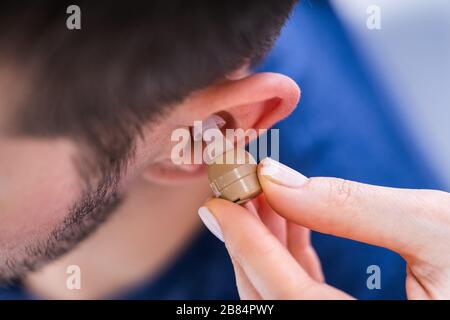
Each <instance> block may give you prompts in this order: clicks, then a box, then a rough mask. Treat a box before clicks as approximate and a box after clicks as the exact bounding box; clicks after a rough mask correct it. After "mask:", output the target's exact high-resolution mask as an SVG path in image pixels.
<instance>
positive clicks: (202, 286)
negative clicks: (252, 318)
mask: <svg viewBox="0 0 450 320" xmlns="http://www.w3.org/2000/svg"><path fill="white" fill-rule="evenodd" d="M261 70H264V71H275V72H280V73H283V74H286V75H288V76H290V77H292V78H293V79H294V80H295V81H296V82H297V83H299V85H300V86H301V88H302V92H303V94H302V99H301V102H300V105H299V108H297V110H296V111H295V112H294V113H293V114H292V115H291V116H290V117H289V118H288V119H286V120H284V121H282V122H281V123H280V124H279V125H278V126H277V127H278V128H279V129H280V139H281V144H280V159H281V161H282V162H284V163H286V164H288V165H289V166H291V167H293V168H296V169H298V170H299V171H300V172H302V173H304V174H305V175H307V176H334V177H341V178H347V179H351V180H356V181H361V182H365V183H371V184H377V185H387V186H395V187H410V188H435V189H439V188H440V187H441V185H440V183H439V181H437V179H436V178H434V177H433V173H432V172H431V170H429V168H428V167H427V164H426V163H425V162H424V160H423V158H422V157H421V155H420V152H419V150H416V149H415V146H414V143H413V142H412V141H410V140H409V139H408V134H407V133H406V131H405V128H404V127H403V126H402V124H401V121H400V119H399V118H397V116H396V114H395V113H394V110H395V108H394V107H393V104H394V103H395V101H392V99H391V98H390V97H389V95H388V93H387V91H386V90H385V88H383V87H382V85H381V84H380V83H379V82H378V81H377V79H375V78H374V77H373V76H372V75H371V74H369V72H368V70H367V69H366V68H365V64H364V61H363V60H362V59H361V58H360V57H359V56H358V55H357V52H356V51H355V49H354V48H353V47H352V44H351V42H350V41H349V38H348V36H347V34H346V32H345V30H344V28H343V27H342V25H341V24H340V22H339V20H338V19H337V18H336V16H335V15H334V13H333V11H332V10H331V8H330V6H329V5H328V3H327V2H326V1H302V2H301V3H300V4H299V5H298V6H297V7H296V9H295V12H294V14H293V16H292V18H291V20H290V21H289V23H288V24H287V25H286V26H285V28H284V29H283V32H282V34H281V37H280V39H279V41H278V42H277V44H276V47H275V48H274V50H273V52H272V53H271V55H270V56H269V57H268V59H267V60H266V62H265V63H264V65H263V66H262V68H261ZM313 244H314V247H315V248H316V250H317V252H318V254H319V256H320V259H321V261H322V265H323V269H324V272H325V276H326V279H327V282H328V283H329V284H331V285H333V286H335V287H337V288H340V289H342V290H344V291H346V292H347V293H349V294H351V295H353V296H354V297H356V298H359V299H403V298H405V288H404V287H405V265H404V262H403V260H402V259H401V258H400V257H399V256H398V255H397V254H395V253H392V252H390V251H388V250H386V249H383V248H377V247H374V246H370V245H365V244H361V243H358V242H355V241H351V240H346V239H341V238H336V237H333V236H328V235H323V234H317V233H314V234H313ZM370 265H378V266H380V268H381V289H380V290H369V289H368V288H367V286H366V280H367V278H368V276H369V275H368V274H367V273H366V270H367V267H368V266H370ZM25 297H26V295H24V293H23V292H22V291H21V290H20V288H18V287H15V288H11V289H9V290H0V299H1V298H25ZM118 298H125V299H220V298H223V299H235V298H238V295H237V291H236V287H235V282H234V275H233V270H232V266H231V263H230V261H229V257H228V254H227V252H226V250H225V248H224V246H223V244H222V243H221V242H220V241H218V240H216V239H215V238H214V237H213V236H212V235H211V234H209V233H208V232H204V233H202V234H200V235H199V236H198V238H197V239H195V240H194V241H193V243H192V244H190V245H189V248H186V250H185V252H184V253H183V254H182V255H181V256H180V257H178V259H177V260H176V261H174V262H173V263H172V266H170V267H169V268H167V269H166V270H164V272H163V273H162V274H161V275H160V277H159V278H158V279H157V280H154V281H150V282H149V283H145V284H143V285H142V286H141V287H140V288H137V289H136V290H134V291H133V292H131V293H129V294H128V295H127V296H125V297H118Z"/></svg>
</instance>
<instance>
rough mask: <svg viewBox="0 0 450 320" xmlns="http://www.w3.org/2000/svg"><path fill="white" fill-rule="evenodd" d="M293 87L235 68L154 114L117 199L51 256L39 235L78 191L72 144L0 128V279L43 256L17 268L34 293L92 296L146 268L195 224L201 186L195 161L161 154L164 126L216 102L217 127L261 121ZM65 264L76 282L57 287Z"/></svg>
mask: <svg viewBox="0 0 450 320" xmlns="http://www.w3.org/2000/svg"><path fill="white" fill-rule="evenodd" d="M3 77H7V75H6V74H4V75H3ZM0 78H1V77H0ZM2 83H3V84H4V86H3V87H1V86H0V92H2V93H3V94H4V96H5V97H8V93H9V90H8V88H7V87H8V86H7V85H6V84H10V81H9V82H8V81H4V82H0V84H2ZM299 95H300V91H299V88H298V86H297V85H296V84H295V83H294V82H293V81H292V80H291V79H289V78H287V77H285V76H283V75H279V74H272V73H261V74H254V75H248V73H246V72H242V70H239V71H238V72H236V73H234V74H233V75H232V76H231V77H229V78H226V79H224V80H223V81H222V82H220V83H218V84H215V85H212V86H210V87H207V88H205V89H203V90H200V91H197V92H194V93H193V94H192V95H190V96H189V97H188V98H187V99H185V101H183V102H182V103H180V104H179V105H176V106H173V109H172V111H171V112H170V113H169V114H167V115H166V116H165V117H164V118H163V119H159V120H158V121H157V122H152V123H149V124H148V125H146V126H145V127H144V128H143V134H142V137H140V138H138V141H137V146H136V152H135V154H134V155H133V157H132V158H131V159H129V161H128V166H127V169H126V171H125V173H124V174H123V176H121V177H120V180H119V182H118V185H117V190H116V192H117V197H118V198H119V199H120V200H121V201H120V205H119V206H118V207H114V210H113V209H112V208H109V207H108V208H105V210H103V211H105V212H103V213H102V216H103V218H102V221H99V222H98V221H95V222H93V223H95V224H97V222H98V224H99V225H95V226H94V227H92V228H90V229H89V232H93V231H94V230H96V229H97V230H96V232H95V233H94V234H92V235H91V236H89V237H87V239H85V240H84V241H83V242H82V243H81V244H80V243H79V241H78V240H77V241H75V243H63V244H64V246H63V247H62V248H61V250H62V251H66V249H67V250H69V249H70V250H69V252H68V253H66V254H65V255H64V256H62V257H59V258H56V257H55V258H54V257H52V259H51V261H47V260H48V258H49V257H46V252H47V251H48V250H46V248H48V246H49V238H51V234H52V232H54V230H55V229H56V230H57V229H58V228H60V227H61V225H62V224H63V223H64V221H65V219H67V217H68V216H69V214H70V210H71V208H73V207H74V206H75V205H76V204H77V203H78V202H80V200H81V199H82V196H83V194H84V191H85V190H84V188H85V185H84V182H85V181H84V180H83V179H82V177H81V176H80V174H79V173H80V170H79V169H80V166H81V167H83V165H84V162H83V159H84V158H83V155H82V150H81V148H80V147H79V146H78V145H77V144H76V142H75V141H71V140H68V139H63V138H58V139H48V140H44V139H37V138H34V137H15V136H11V135H8V134H6V133H3V132H5V130H3V129H4V128H0V150H1V151H2V152H1V153H0V221H1V223H0V279H3V280H5V279H8V278H11V277H12V276H14V274H13V272H17V270H20V269H24V268H25V267H24V266H22V265H21V263H22V262H23V261H26V262H27V266H26V267H29V266H32V267H35V266H39V267H41V265H44V267H43V268H39V271H36V272H28V270H25V271H27V272H26V276H25V277H24V283H25V284H26V286H27V287H28V288H29V290H31V291H32V292H33V293H35V294H37V295H38V296H40V297H51V298H98V297H108V296H113V295H114V294H118V293H120V292H122V291H126V290H127V289H128V288H130V287H131V286H133V285H134V284H136V283H138V282H139V281H142V280H143V279H148V278H149V277H150V278H151V276H152V275H153V274H155V273H156V272H158V271H159V270H160V269H161V268H163V267H164V266H165V264H166V263H168V262H169V261H170V259H172V258H173V257H174V256H175V255H176V254H177V253H178V251H179V250H181V249H182V248H183V247H184V245H185V243H187V242H188V241H189V240H190V238H191V237H192V236H193V235H194V234H195V232H196V231H197V230H198V228H199V219H198V217H197V216H196V214H195V212H196V210H197V208H198V207H199V206H200V204H201V203H202V202H203V201H204V199H205V198H207V197H208V196H209V189H208V186H207V182H206V176H205V174H204V168H200V169H198V170H197V168H181V167H178V166H175V165H173V164H172V163H171V162H170V161H168V159H170V151H171V147H172V145H171V142H170V137H171V133H172V131H173V130H174V129H176V128H180V127H188V126H191V125H192V124H193V122H194V121H196V120H204V119H206V118H208V117H209V116H210V115H212V114H214V113H218V112H226V113H227V114H228V115H229V117H230V119H231V121H229V123H227V125H226V126H227V127H238V128H242V129H247V128H256V129H262V128H269V127H270V126H272V125H273V124H274V123H275V122H277V121H279V120H281V119H282V118H284V117H286V116H287V115H288V114H289V113H290V112H292V110H293V109H294V108H295V106H296V105H297V102H298V99H299ZM13 98H14V97H11V99H6V98H5V100H2V101H13V100H14V99H13ZM274 101H276V103H274ZM13 108H14V104H11V105H5V106H4V107H2V108H0V119H4V120H5V118H6V117H7V116H8V117H9V116H10V115H11V114H13V112H11V111H13ZM10 120H11V119H9V120H5V121H2V123H7V124H10V123H11V121H10ZM186 190H190V192H189V193H187V192H186ZM174 197H175V198H176V199H177V201H176V203H174V201H172V200H173V198H174ZM111 213H114V215H111ZM93 216H95V214H93ZM110 216H111V217H110ZM94 220H95V219H94ZM103 220H105V221H103ZM99 226H100V228H97V227H99ZM83 227H84V226H80V228H79V229H77V232H78V231H80V232H81V231H83ZM68 241H70V240H68ZM59 244H61V241H59V242H57V243H52V245H59ZM73 246H74V247H73ZM30 248H33V249H35V248H39V249H40V250H38V252H39V254H33V255H30V254H29V253H30ZM34 251H37V250H34ZM71 264H77V265H80V267H81V269H82V276H83V279H85V280H83V284H82V290H75V291H69V290H67V288H66V287H65V284H66V278H67V274H66V268H67V266H68V265H71ZM11 266H15V267H14V268H11ZM19 266H20V268H19ZM25 269H27V268H25Z"/></svg>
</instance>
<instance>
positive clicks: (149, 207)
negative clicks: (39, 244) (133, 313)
mask: <svg viewBox="0 0 450 320" xmlns="http://www.w3.org/2000/svg"><path fill="white" fill-rule="evenodd" d="M186 190H189V192H186ZM207 196H208V185H207V182H206V179H203V178H202V179H200V180H198V181H196V182H195V183H192V184H191V185H189V186H183V187H161V186H152V185H148V184H146V183H145V182H139V183H137V185H136V186H135V187H133V188H132V190H130V192H129V194H128V197H127V199H126V201H125V203H124V204H123V205H122V206H121V207H120V208H119V209H118V210H117V212H115V213H114V214H113V216H112V217H111V218H110V219H109V221H107V222H106V223H105V224H104V225H102V226H101V227H100V228H99V230H97V231H96V232H95V233H94V234H93V235H92V236H91V237H89V238H88V239H86V240H85V241H83V242H82V243H81V244H80V245H79V246H78V247H77V248H76V249H74V250H73V251H71V252H70V253H68V254H66V255H65V256H63V257H62V258H60V259H58V260H57V261H55V262H53V263H51V264H50V265H48V266H46V267H45V268H43V269H42V270H41V271H39V272H36V273H34V274H31V275H30V276H29V277H28V278H27V279H26V281H25V284H26V286H27V287H28V289H29V290H30V292H32V293H33V294H35V295H37V296H38V297H44V298H57V299H90V298H107V297H109V296H112V295H117V294H120V293H122V292H126V291H127V290H129V289H132V288H133V287H134V286H136V285H139V284H141V283H142V282H143V281H148V280H149V279H152V278H153V277H154V276H155V274H157V273H158V271H160V270H163V269H164V267H165V266H166V264H167V263H169V262H170V261H171V260H172V259H174V258H175V257H176V256H177V254H178V253H179V252H180V251H181V250H183V249H184V248H185V247H186V246H187V245H188V244H189V243H190V242H191V240H192V238H193V237H194V235H195V234H196V233H197V231H198V230H199V229H200V223H199V219H198V216H197V208H198V207H199V206H201V204H202V202H203V201H204V200H205V198H206V197H207ZM71 265H76V266H79V267H80V271H81V278H80V280H81V281H80V283H81V289H80V290H78V289H72V290H70V289H68V287H67V284H66V283H67V279H68V277H69V276H70V274H68V273H67V268H68V266H71Z"/></svg>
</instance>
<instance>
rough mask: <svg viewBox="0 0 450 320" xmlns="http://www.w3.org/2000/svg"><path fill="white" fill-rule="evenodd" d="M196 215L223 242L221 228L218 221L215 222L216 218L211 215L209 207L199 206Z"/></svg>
mask: <svg viewBox="0 0 450 320" xmlns="http://www.w3.org/2000/svg"><path fill="white" fill-rule="evenodd" d="M198 215H199V216H200V219H202V221H203V223H204V224H205V226H206V227H207V228H208V230H209V231H211V233H212V234H213V235H215V236H216V237H217V238H218V239H219V240H220V241H222V242H223V235H222V230H221V229H220V225H219V222H217V219H216V218H215V217H214V216H213V214H212V213H211V211H209V209H208V208H206V207H201V208H200V209H198Z"/></svg>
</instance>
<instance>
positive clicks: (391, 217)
mask: <svg viewBox="0 0 450 320" xmlns="http://www.w3.org/2000/svg"><path fill="white" fill-rule="evenodd" d="M258 174H259V179H260V183H261V185H262V188H263V190H264V196H260V197H259V198H258V199H256V200H254V201H252V202H251V203H249V204H247V205H246V206H245V208H244V207H242V206H239V205H236V204H234V203H231V202H228V201H225V200H220V199H213V200H210V201H208V202H207V203H206V204H205V205H204V207H202V208H200V210H199V214H200V216H201V218H202V220H203V221H204V222H205V224H206V225H207V226H208V228H209V229H210V230H211V231H212V232H213V233H214V234H216V235H217V236H218V237H219V238H221V239H222V240H224V241H225V245H226V247H227V249H228V251H229V254H230V256H231V259H232V262H233V265H234V268H235V273H236V281H237V285H238V289H239V294H240V296H241V298H243V299H260V298H262V299H348V298H351V297H350V296H348V295H347V294H346V293H344V292H342V291H340V290H338V289H336V288H333V287H331V286H328V285H327V284H325V283H324V282H323V275H322V272H321V267H320V262H319V260H318V258H317V255H316V253H315V251H314V249H313V248H312V246H311V243H310V239H309V229H312V230H316V231H319V232H322V233H327V234H332V235H336V236H340V237H345V238H349V239H353V240H357V241H362V242H365V243H369V244H373V245H377V246H382V247H385V248H388V249H391V250H393V251H395V252H397V253H399V254H400V255H401V256H402V257H403V258H404V259H405V260H406V262H407V278H406V290H407V295H408V298H410V299H443V298H447V299H448V298H450V248H449V247H450V194H449V193H445V192H441V191H431V190H406V189H394V188H385V187H377V186H371V185H365V184H361V183H356V182H351V181H346V180H341V179H333V178H310V179H307V178H306V177H304V176H303V175H301V174H300V173H298V172H296V171H294V170H292V169H290V168H288V167H286V166H284V165H282V164H280V163H279V162H276V161H274V160H271V159H265V160H264V161H262V162H261V164H260V166H259V172H258Z"/></svg>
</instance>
